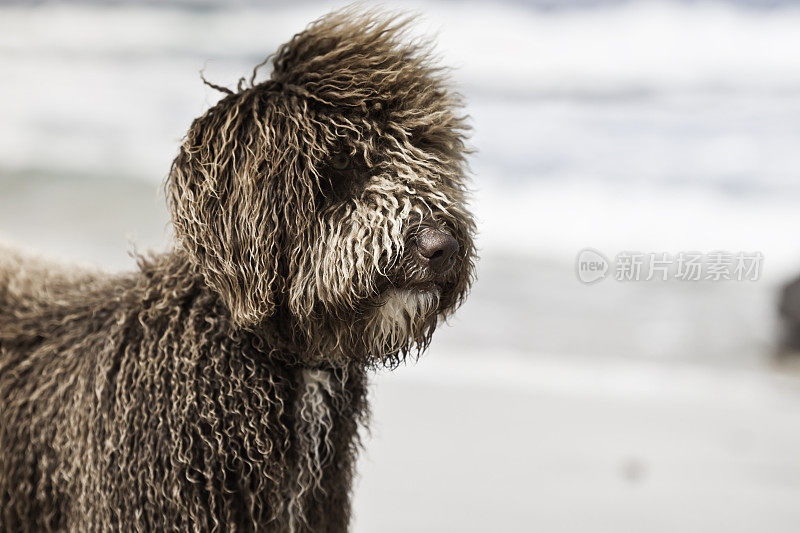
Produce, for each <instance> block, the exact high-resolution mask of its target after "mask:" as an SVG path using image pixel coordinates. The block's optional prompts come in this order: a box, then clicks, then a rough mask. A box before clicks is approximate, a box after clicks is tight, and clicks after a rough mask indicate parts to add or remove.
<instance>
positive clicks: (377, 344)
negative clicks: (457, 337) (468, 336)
mask: <svg viewBox="0 0 800 533" xmlns="http://www.w3.org/2000/svg"><path fill="white" fill-rule="evenodd" d="M381 300H382V303H381V304H380V305H379V306H378V307H377V308H376V309H375V311H374V313H373V315H372V317H371V319H370V321H369V323H368V325H367V328H366V331H367V338H368V339H370V342H371V344H372V346H371V350H370V351H371V352H372V354H373V357H375V358H377V359H378V360H379V361H380V362H382V363H384V364H388V365H392V364H395V363H396V362H398V361H399V360H401V359H402V358H403V357H404V356H405V355H406V353H408V352H409V351H412V350H413V349H415V348H416V349H417V350H418V351H421V350H423V349H424V348H426V347H427V345H428V344H429V342H430V338H431V335H432V334H433V330H434V329H435V327H436V323H437V321H438V310H439V301H440V292H439V289H438V288H432V289H430V290H418V289H397V288H392V289H389V290H388V291H386V293H385V294H384V295H383V298H382V299H381Z"/></svg>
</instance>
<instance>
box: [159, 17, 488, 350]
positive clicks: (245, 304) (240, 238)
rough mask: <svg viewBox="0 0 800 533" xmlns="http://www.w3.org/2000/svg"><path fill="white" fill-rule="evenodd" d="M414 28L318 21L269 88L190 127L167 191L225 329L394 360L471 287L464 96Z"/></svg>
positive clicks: (392, 22) (388, 21)
mask: <svg viewBox="0 0 800 533" xmlns="http://www.w3.org/2000/svg"><path fill="white" fill-rule="evenodd" d="M407 27H408V20H405V19H404V20H400V19H397V18H392V17H384V16H381V15H379V14H375V13H367V14H358V13H354V12H352V11H343V12H336V13H333V14H330V15H328V16H326V17H324V18H322V19H320V20H318V21H316V22H314V23H313V24H311V25H310V26H309V27H308V28H307V29H306V30H305V31H303V32H301V33H299V34H297V35H295V36H294V37H293V38H292V39H291V40H290V41H289V42H288V43H286V44H284V45H282V46H281V47H280V48H279V50H278V52H277V54H276V55H275V56H274V57H273V59H272V64H273V71H272V75H271V77H270V79H269V80H267V81H264V82H262V83H253V82H252V80H251V82H250V84H249V85H247V86H246V87H243V88H242V87H241V83H240V88H239V90H238V91H236V92H233V91H227V92H228V93H229V94H228V95H227V96H226V97H225V98H223V99H222V100H221V101H220V102H219V103H217V104H216V105H215V106H214V107H212V108H211V109H210V110H209V111H208V112H207V113H206V114H205V115H203V116H202V117H201V118H199V119H197V120H196V121H195V122H194V123H193V124H192V127H191V129H190V130H189V133H188V135H187V137H186V140H185V142H184V144H183V147H182V149H181V151H180V153H179V155H178V157H177V158H176V159H175V161H174V163H173V166H172V171H171V173H170V176H169V178H168V180H167V190H168V197H169V199H170V207H171V211H172V217H173V222H174V225H175V229H176V234H177V236H178V239H179V242H180V245H181V246H182V247H183V248H184V249H185V251H186V252H187V253H188V255H189V256H190V257H191V258H192V260H193V261H194V262H195V263H196V264H197V265H198V266H199V268H200V270H201V271H202V273H203V275H204V277H205V279H206V282H207V283H208V284H209V285H210V286H211V287H212V288H213V289H214V290H216V291H217V292H218V293H219V294H220V296H221V297H222V298H223V300H224V301H225V303H226V304H227V306H228V308H229V309H230V313H231V317H232V320H233V322H234V323H235V324H236V325H237V326H240V327H245V328H249V329H253V330H257V329H258V328H259V327H263V326H264V325H265V324H270V323H271V326H272V327H274V325H275V321H276V320H277V321H280V322H282V323H283V324H284V325H285V324H288V326H287V327H286V328H285V329H287V331H289V332H290V335H291V338H292V342H293V343H294V344H295V345H296V346H300V347H302V351H304V353H305V354H306V356H308V357H315V356H318V357H323V358H331V357H333V358H337V357H343V358H352V357H365V358H367V357H368V358H370V360H371V361H380V362H385V363H387V362H388V363H392V362H396V361H398V360H400V359H401V358H402V357H403V356H405V355H406V354H407V353H408V352H409V351H411V350H413V349H415V348H416V349H421V348H424V347H425V346H427V344H428V342H429V340H430V336H431V334H432V332H433V329H434V328H435V326H436V323H437V321H438V320H440V319H442V318H444V317H446V316H447V315H448V314H449V313H450V312H452V311H453V309H454V308H455V307H456V306H457V305H458V304H459V303H460V302H461V301H462V300H463V298H464V297H465V296H466V293H467V290H468V288H469V285H470V282H471V279H472V275H473V262H474V246H473V234H474V229H475V228H474V223H473V220H472V218H471V216H470V214H469V212H468V211H467V206H466V200H467V198H466V196H467V191H466V184H465V173H466V162H465V154H466V153H467V150H466V149H465V144H464V135H465V133H466V130H467V127H466V125H465V123H464V118H463V117H462V116H460V115H459V113H460V107H461V104H460V99H459V96H458V95H457V94H455V93H453V92H451V91H450V90H449V89H448V86H447V79H446V75H445V73H444V71H443V70H442V69H439V68H437V67H436V66H435V65H433V64H432V63H431V56H430V53H429V50H428V47H427V46H426V43H424V42H422V41H419V40H417V41H412V42H411V43H404V42H403V39H404V37H405V34H406V28H407ZM254 76H255V74H254Z"/></svg>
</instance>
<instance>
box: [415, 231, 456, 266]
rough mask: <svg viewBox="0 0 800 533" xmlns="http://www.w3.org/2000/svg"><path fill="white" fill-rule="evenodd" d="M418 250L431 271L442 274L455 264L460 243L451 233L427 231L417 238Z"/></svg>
mask: <svg viewBox="0 0 800 533" xmlns="http://www.w3.org/2000/svg"><path fill="white" fill-rule="evenodd" d="M417 250H419V254H420V255H421V256H422V257H423V258H424V259H425V260H426V262H427V263H428V266H429V267H430V269H431V270H433V271H435V272H442V271H445V270H447V269H448V268H450V266H451V265H452V264H453V260H454V259H455V257H456V254H457V253H458V241H457V240H455V239H454V238H453V236H452V235H450V234H449V233H445V232H443V231H439V230H436V229H427V230H425V231H423V232H422V233H420V234H419V235H418V236H417Z"/></svg>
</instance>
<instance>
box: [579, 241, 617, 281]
mask: <svg viewBox="0 0 800 533" xmlns="http://www.w3.org/2000/svg"><path fill="white" fill-rule="evenodd" d="M608 268H609V262H608V259H606V256H604V255H603V254H601V253H600V252H598V251H597V250H595V249H594V248H584V249H583V250H581V251H580V252H578V256H577V257H576V258H575V273H576V274H577V275H578V280H580V282H581V283H586V284H587V285H588V284H591V283H597V282H598V281H602V280H603V279H605V277H606V274H608Z"/></svg>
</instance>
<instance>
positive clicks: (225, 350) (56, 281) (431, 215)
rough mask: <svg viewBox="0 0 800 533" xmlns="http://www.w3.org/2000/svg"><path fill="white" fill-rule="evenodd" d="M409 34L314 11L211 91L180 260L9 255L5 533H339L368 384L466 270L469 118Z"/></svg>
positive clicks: (179, 173) (191, 150)
mask: <svg viewBox="0 0 800 533" xmlns="http://www.w3.org/2000/svg"><path fill="white" fill-rule="evenodd" d="M408 24H409V20H408V19H401V18H397V17H391V16H385V15H382V14H380V13H375V12H368V13H361V12H358V11H356V10H354V9H347V10H344V11H339V12H335V13H332V14H329V15H327V16H326V17H323V18H321V19H319V20H318V21H316V22H314V23H313V24H311V25H310V26H309V27H308V28H307V29H306V30H305V31H303V32H301V33H299V34H297V35H295V36H294V37H293V38H292V39H291V40H290V41H289V42H288V43H286V44H284V45H283V46H281V47H280V48H279V50H278V51H277V53H276V54H275V55H274V57H273V58H272V72H271V75H270V77H269V78H268V79H267V80H265V81H260V82H256V78H257V74H258V70H256V71H254V74H253V77H252V78H251V79H250V81H249V83H245V82H244V81H240V83H239V86H238V87H237V90H235V91H234V90H229V89H224V88H219V89H220V90H222V91H223V92H225V93H226V96H225V97H224V98H223V99H222V100H221V101H220V102H218V103H217V104H216V105H215V106H213V107H212V108H211V109H210V110H209V111H208V112H206V113H205V114H204V115H203V116H202V117H200V118H199V119H197V120H195V121H194V122H193V124H192V125H191V127H190V129H189V132H188V134H187V136H186V139H185V141H184V143H183V146H182V147H181V149H180V151H179V153H178V155H177V157H176V158H175V161H174V162H173V165H172V168H171V171H170V174H169V177H168V178H167V181H166V185H165V187H166V191H167V197H168V202H169V206H170V210H171V213H172V221H173V225H174V227H175V233H176V237H177V244H176V247H175V249H174V250H173V251H171V252H168V253H166V254H164V255H160V256H153V257H142V258H140V259H139V270H138V271H136V272H134V273H130V274H125V275H108V274H103V273H100V272H94V271H88V270H87V271H82V270H75V269H70V268H65V267H62V266H59V265H54V264H48V263H45V262H42V261H39V260H37V259H33V258H30V257H25V256H23V255H21V254H19V253H17V252H14V251H13V250H9V249H5V250H3V249H0V530H3V531H41V530H60V531H65V530H68V531H95V530H98V531H118V530H125V531H167V530H169V531H189V530H191V531H223V530H224V531H228V530H237V531H251V530H253V531H342V530H345V529H346V528H347V524H348V522H349V518H350V506H349V495H350V486H351V482H352V478H353V474H354V473H353V467H354V461H355V456H356V452H357V448H358V442H359V441H358V428H359V427H360V426H361V425H362V424H364V423H365V422H366V418H367V416H368V409H367V405H366V398H365V391H366V371H367V370H368V369H369V368H370V367H377V366H389V367H392V366H394V365H396V364H398V363H399V362H401V361H402V360H403V359H404V358H405V357H406V356H408V355H409V354H418V353H419V351H421V350H422V349H424V348H425V347H426V346H427V345H428V343H429V342H430V338H431V335H432V333H433V330H434V328H435V327H436V324H437V323H438V322H439V321H440V320H442V319H444V318H446V317H447V316H448V315H449V314H450V313H451V312H452V311H453V310H454V309H455V308H456V307H457V306H458V304H460V303H461V301H462V300H463V298H464V297H465V296H466V294H467V291H468V289H469V285H470V283H471V280H472V272H473V262H474V247H473V242H472V238H473V234H474V224H473V222H472V218H471V217H470V215H469V213H468V211H467V207H466V201H467V190H466V185H465V178H464V176H465V173H466V163H465V154H466V153H467V151H466V150H465V146H464V135H465V132H466V126H465V122H464V119H463V117H461V116H459V115H458V110H459V108H460V105H461V102H460V99H459V97H458V95H457V94H455V93H453V92H452V91H451V90H449V89H448V86H447V78H446V73H445V71H443V70H441V69H440V68H438V67H436V66H435V65H434V64H433V63H432V62H431V54H430V51H429V47H428V44H427V43H426V42H424V41H419V40H417V41H413V40H412V41H410V42H407V41H408V40H407V39H406V33H407V31H406V29H407V27H408ZM257 69H258V67H257ZM428 228H436V229H438V230H441V231H446V232H448V233H450V234H451V235H452V236H453V237H455V239H456V240H457V242H458V244H459V253H458V257H457V260H456V261H455V266H454V267H453V268H452V269H450V270H449V271H448V272H445V273H441V272H440V273H434V272H431V271H430V269H429V268H428V267H426V266H425V264H424V262H422V261H420V260H419V254H418V253H417V251H416V247H415V238H416V236H417V235H418V234H419V232H420V231H425V230H427V229H428Z"/></svg>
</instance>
